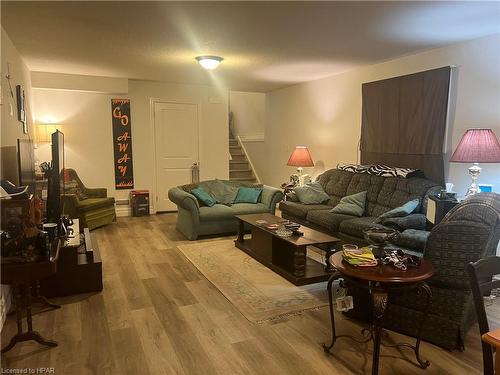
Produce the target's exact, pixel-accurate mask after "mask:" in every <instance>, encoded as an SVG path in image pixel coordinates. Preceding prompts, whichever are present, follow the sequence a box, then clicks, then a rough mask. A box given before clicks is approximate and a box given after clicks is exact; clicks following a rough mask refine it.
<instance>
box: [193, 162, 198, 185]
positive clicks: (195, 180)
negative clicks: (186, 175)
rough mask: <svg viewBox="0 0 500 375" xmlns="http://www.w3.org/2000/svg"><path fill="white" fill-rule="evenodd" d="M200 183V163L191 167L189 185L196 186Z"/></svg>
mask: <svg viewBox="0 0 500 375" xmlns="http://www.w3.org/2000/svg"><path fill="white" fill-rule="evenodd" d="M198 182H200V163H199V162H198V163H193V165H192V166H191V183H192V184H197V183H198Z"/></svg>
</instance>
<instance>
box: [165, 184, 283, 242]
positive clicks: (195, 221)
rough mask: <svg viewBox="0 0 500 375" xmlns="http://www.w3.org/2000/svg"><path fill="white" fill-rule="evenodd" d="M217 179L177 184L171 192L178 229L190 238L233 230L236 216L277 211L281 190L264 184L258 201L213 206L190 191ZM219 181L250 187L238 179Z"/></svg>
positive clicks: (236, 225)
mask: <svg viewBox="0 0 500 375" xmlns="http://www.w3.org/2000/svg"><path fill="white" fill-rule="evenodd" d="M214 181H217V180H210V181H203V182H200V183H199V184H196V185H193V184H190V185H183V186H178V187H174V188H172V189H170V190H169V191H168V198H169V199H170V200H171V201H172V202H173V203H175V204H176V205H177V210H178V213H177V226H176V227H177V230H178V231H179V232H181V233H182V234H184V236H186V237H187V238H188V239H189V240H196V239H197V238H198V236H200V235H209V234H222V233H234V232H236V231H237V230H238V222H237V220H236V219H235V217H234V216H235V215H244V214H255V213H264V212H269V213H272V214H274V212H275V210H276V205H277V204H278V202H280V201H281V200H282V199H283V193H282V192H281V190H279V189H276V188H273V187H270V186H266V185H263V186H262V185H261V186H262V188H263V190H262V195H261V196H260V201H259V202H258V203H235V204H228V205H224V204H215V205H213V206H212V207H207V206H204V205H200V203H199V202H198V199H197V198H196V197H195V196H194V195H193V194H191V193H190V191H191V190H193V189H194V188H195V187H196V186H198V185H201V186H204V185H207V184H210V183H213V182H214ZM218 181H219V182H222V183H224V184H226V185H227V186H230V187H233V188H239V187H248V186H249V185H248V184H245V183H238V182H236V181H227V180H218Z"/></svg>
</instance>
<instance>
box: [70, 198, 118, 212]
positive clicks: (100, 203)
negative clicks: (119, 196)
mask: <svg viewBox="0 0 500 375" xmlns="http://www.w3.org/2000/svg"><path fill="white" fill-rule="evenodd" d="M114 205H115V198H113V197H108V198H88V199H84V200H82V201H78V209H79V210H80V211H82V212H87V211H92V210H95V209H98V208H106V207H110V206H112V207H114Z"/></svg>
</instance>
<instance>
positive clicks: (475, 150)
mask: <svg viewBox="0 0 500 375" xmlns="http://www.w3.org/2000/svg"><path fill="white" fill-rule="evenodd" d="M450 161H451V162H455V163H500V144H499V143H498V139H497V137H496V136H495V133H493V130H491V129H468V130H467V131H466V132H465V134H464V135H463V137H462V139H461V140H460V143H459V144H458V146H457V148H456V149H455V152H454V153H453V155H452V156H451V159H450Z"/></svg>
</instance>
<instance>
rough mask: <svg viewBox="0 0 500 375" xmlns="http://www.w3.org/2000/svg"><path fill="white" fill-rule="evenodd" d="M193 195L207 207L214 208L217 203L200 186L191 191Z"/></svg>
mask: <svg viewBox="0 0 500 375" xmlns="http://www.w3.org/2000/svg"><path fill="white" fill-rule="evenodd" d="M191 194H193V195H194V196H195V197H196V198H197V199H198V201H199V202H200V203H203V204H204V205H205V206H208V207H212V206H213V205H214V204H215V203H216V201H215V199H214V198H212V197H211V196H210V195H209V194H208V193H207V192H206V191H205V190H204V189H203V188H202V187H201V186H198V187H196V188H194V189H193V190H191Z"/></svg>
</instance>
